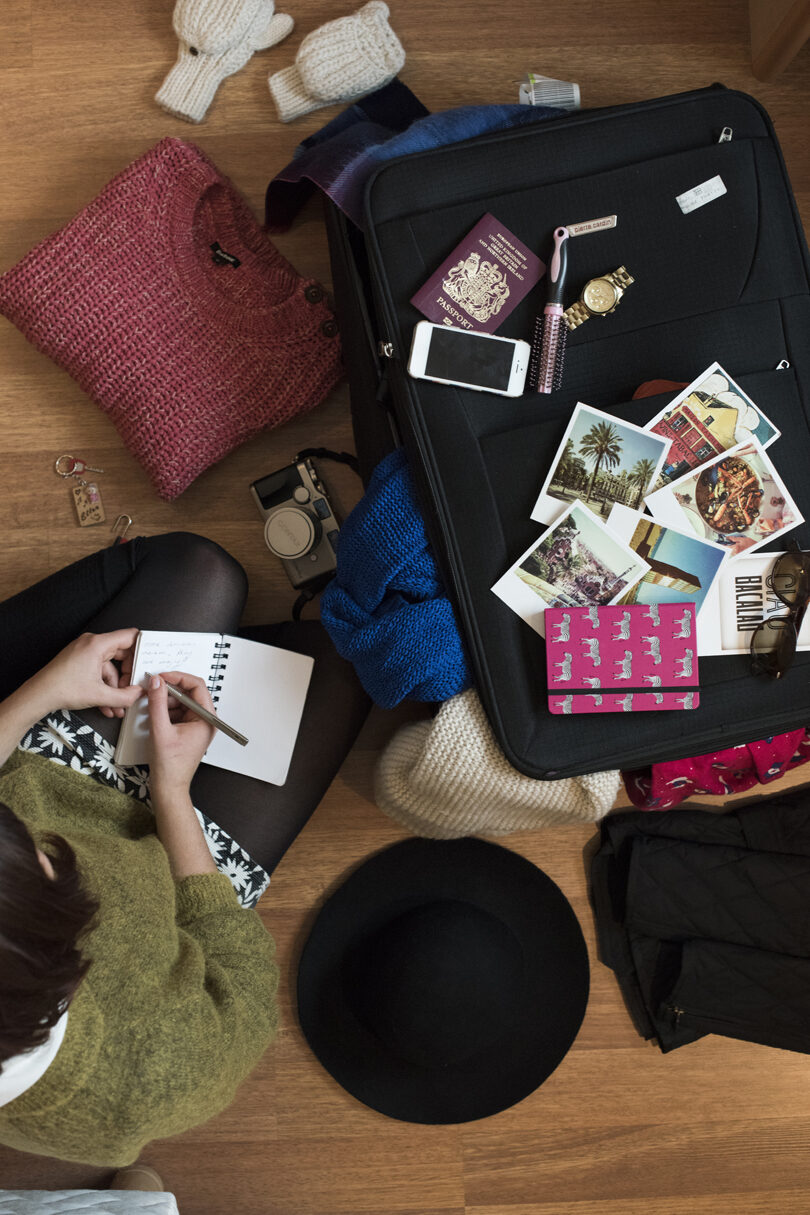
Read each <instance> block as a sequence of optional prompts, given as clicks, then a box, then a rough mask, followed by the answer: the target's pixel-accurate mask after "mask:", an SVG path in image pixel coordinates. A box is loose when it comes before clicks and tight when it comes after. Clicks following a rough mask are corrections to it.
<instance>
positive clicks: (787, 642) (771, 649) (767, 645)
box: [751, 616, 796, 679]
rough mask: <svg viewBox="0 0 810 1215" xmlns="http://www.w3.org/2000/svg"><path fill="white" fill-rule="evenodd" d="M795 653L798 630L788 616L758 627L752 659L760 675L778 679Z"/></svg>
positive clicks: (773, 619) (752, 648)
mask: <svg viewBox="0 0 810 1215" xmlns="http://www.w3.org/2000/svg"><path fill="white" fill-rule="evenodd" d="M795 653H796V629H795V627H794V624H793V621H792V620H790V619H789V618H788V617H787V616H773V617H771V619H770V620H763V622H762V624H760V625H757V627H756V629H755V630H754V633H753V635H752V637H751V659H752V664H753V667H754V670H755V671H756V672H757V673H758V674H761V675H768V676H770V678H771V679H778V678H779V676H780V675H783V674H784V673H785V671H786V670H787V669H788V667H789V666H790V664H791V662H792V661H793V655H794V654H795Z"/></svg>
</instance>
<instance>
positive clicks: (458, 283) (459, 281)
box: [411, 212, 546, 333]
mask: <svg viewBox="0 0 810 1215" xmlns="http://www.w3.org/2000/svg"><path fill="white" fill-rule="evenodd" d="M545 272H546V267H545V263H544V262H541V261H540V258H539V257H537V256H536V254H534V253H532V251H531V249H529V248H527V246H526V245H524V244H523V242H522V241H519V240H518V238H517V237H516V236H515V235H514V233H513V232H510V231H509V229H508V228H506V227H504V225H503V224H501V223H499V222H498V220H497V219H496V218H495V216H494V215H490V214H489V212H487V214H486V215H485V216H484V217H483V219H480V220H479V221H478V223H477V224H476V225H475V227H474V228H473V230H472V231H471V232H468V233H467V235H466V236H465V237H464V240H463V241H462V242H461V244H460V245H457V246H456V248H455V249H454V250H453V252H452V253H451V254H450V256H449V257H448V258H447V259H446V260H445V261H444V262H442V264H441V266H440V267H439V269H438V270H437V271H436V273H435V274H433V275H431V277H430V278H429V279H428V281H427V282H426V283H425V285H424V287H420V289H419V290H418V291H417V293H416V295H414V296H413V297H412V298H411V303H412V304H413V306H414V308H418V309H419V311H420V312H421V313H422V314H423V315H424V316H426V317H427V318H428V320H429V321H434V322H435V323H436V324H438V325H450V326H452V327H453V328H454V329H468V330H470V331H472V332H475V333H494V332H495V330H496V329H497V328H498V326H499V325H500V323H501V321H503V320H504V319H505V318H506V317H507V316H508V315H509V313H510V312H511V311H512V309H513V308H515V307H517V305H518V304H519V303H520V301H521V300H522V299H523V297H524V296H525V295H528V293H529V292H530V291H531V289H532V287H534V286H535V284H536V283H539V281H540V279H541V278H542V277H543V275H544V274H545Z"/></svg>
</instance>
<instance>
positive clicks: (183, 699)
mask: <svg viewBox="0 0 810 1215" xmlns="http://www.w3.org/2000/svg"><path fill="white" fill-rule="evenodd" d="M146 674H147V676H148V678H149V679H162V680H163V682H164V683H165V684H166V687H167V688H168V690H169V692H170V693H171V695H172V696H173V697H174V699H175V700H176V701H178V703H179V704H181V705H183V707H184V708H185V709H191V711H192V713H196V714H197V716H198V717H201V718H202V719H203V721H207V722H208V724H209V726H215V727H216V729H217V730H221V731H222V733H223V734H227V735H228V738H232V739H233V741H234V742H238V743H239V745H240V747H246V746H247V745H248V741H249V740H248V739H247V738H245V736H244V734H240V733H239V731H238V730H234V728H233V726H228V725H226V724H225V722H224V721H222V719H221V718H219V717H217V715H216V713H211V712H210V711H209V710H208V709H204V708H203V706H202V705H198V704H197V702H196V700H194V699H193V697H191V696H189V695H188V693H187V692H183V691H182V690H181V689H180V688H176V687H175V686H174V684H173V683H169V682H168V680H166V679H163V676H162V675H153V674H152V672H151V671H147V672H146Z"/></svg>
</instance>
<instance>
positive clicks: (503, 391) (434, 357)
mask: <svg viewBox="0 0 810 1215" xmlns="http://www.w3.org/2000/svg"><path fill="white" fill-rule="evenodd" d="M529 354H530V347H529V343H528V342H521V341H517V340H516V339H514V338H503V337H495V335H494V334H491V333H468V332H467V331H466V330H465V329H451V328H450V326H449V325H434V324H432V323H431V322H430V321H419V323H418V324H417V326H416V328H415V329H414V331H413V341H412V342H411V353H410V357H409V359H408V371H409V373H410V374H411V375H412V376H415V377H416V378H417V379H420V380H435V381H436V382H437V383H439V384H456V385H458V386H459V387H460V388H474V389H475V390H476V391H477V392H497V393H500V395H501V396H504V397H519V396H520V395H521V393H522V392H523V386H524V384H525V383H526V372H527V371H528V368H529Z"/></svg>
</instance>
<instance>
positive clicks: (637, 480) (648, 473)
mask: <svg viewBox="0 0 810 1215" xmlns="http://www.w3.org/2000/svg"><path fill="white" fill-rule="evenodd" d="M654 472H655V463H654V461H653V460H646V459H645V460H637V461H636V463H635V464H634V465H633V467H632V469H631V470H630V476H629V478H628V479H629V480H630V481H631V482H632V484H633V485H637V486H638V495H637V497H636V503H635V505H636V509H638V507H639V506H640V505H641V497H642V494H643V493H644V490H645V489H646V488H647V486H648V485H649V484H650V481H651V480H652V477H653V474H654Z"/></svg>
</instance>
